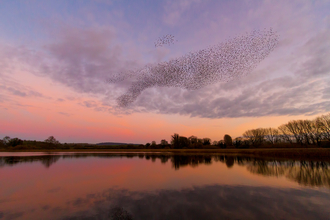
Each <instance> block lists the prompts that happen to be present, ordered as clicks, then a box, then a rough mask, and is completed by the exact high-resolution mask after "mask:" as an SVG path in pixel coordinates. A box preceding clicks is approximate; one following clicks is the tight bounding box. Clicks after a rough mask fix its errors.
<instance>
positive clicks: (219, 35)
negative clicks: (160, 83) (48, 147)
mask: <svg viewBox="0 0 330 220" xmlns="http://www.w3.org/2000/svg"><path fill="white" fill-rule="evenodd" d="M329 12H330V1H328V0H319V1H318V0H313V1H312V0H311V1H308V0H290V1H288V0H277V1H269V0H260V1H259V0H253V1H252V0H250V1H249V0H242V1H240V0H238V1H232V0H173V1H165V0H164V1H155V0H145V1H141V0H94V1H92V0H89V1H88V0H71V1H67V0H56V1H48V0H30V1H28V0H15V1H11V0H3V1H0V138H3V137H4V136H6V135H8V136H10V137H19V138H21V139H30V140H45V139H46V138H47V137H49V136H51V135H53V136H54V137H55V138H56V139H58V140H59V141H60V142H61V143H64V142H79V143H81V142H87V143H98V142H106V141H110V142H124V143H143V144H145V143H146V142H151V141H153V140H155V141H156V142H157V143H159V142H160V140H161V139H167V140H168V141H170V136H171V135H172V134H173V133H179V134H180V135H183V136H191V135H195V136H197V137H199V138H203V137H209V138H211V140H212V141H213V140H221V139H223V136H224V134H230V135H231V136H232V137H233V138H234V137H238V136H241V135H242V133H243V132H244V131H245V130H247V129H252V128H258V127H278V126H279V125H281V124H283V123H285V122H287V121H289V120H292V119H312V118H315V117H316V116H318V115H321V114H325V113H327V112H329V111H330V59H329V57H330V13H329ZM269 28H272V29H273V30H274V31H275V32H277V34H278V35H279V43H278V45H277V47H276V48H275V49H274V51H272V52H271V53H270V55H269V56H268V57H266V58H265V59H264V60H263V61H262V62H261V63H260V64H259V65H258V66H257V68H256V69H254V70H253V71H252V72H250V73H249V74H246V75H245V76H243V77H239V78H236V79H235V80H232V81H229V82H219V83H214V84H212V85H209V86H205V87H203V88H201V89H198V90H186V89H182V88H174V87H152V88H148V89H145V90H144V91H143V92H142V93H141V95H139V96H138V98H137V99H136V100H135V101H134V102H133V103H132V104H131V105H129V106H128V107H125V108H122V107H118V106H117V102H116V99H117V98H118V97H119V96H121V95H122V94H124V93H125V91H127V89H128V85H127V84H125V83H109V82H108V81H107V80H108V78H109V77H111V76H113V75H115V74H117V73H120V72H121V71H125V70H134V69H138V68H142V67H144V66H145V65H150V64H157V63H159V62H163V61H169V60H171V59H174V58H177V57H180V56H182V55H184V54H187V53H189V52H193V51H197V50H199V49H203V48H206V47H208V46H211V45H215V44H218V43H221V42H225V41H226V40H228V39H231V38H233V37H235V36H242V35H244V34H246V33H250V32H251V31H254V30H264V29H269ZM167 34H171V35H173V36H174V38H175V42H174V44H172V45H164V46H163V47H155V41H156V40H157V39H158V38H159V37H162V36H164V35H167Z"/></svg>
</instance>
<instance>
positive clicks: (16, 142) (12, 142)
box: [7, 138, 23, 147]
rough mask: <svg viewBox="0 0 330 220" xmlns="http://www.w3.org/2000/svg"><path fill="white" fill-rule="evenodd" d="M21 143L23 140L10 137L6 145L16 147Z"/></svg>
mask: <svg viewBox="0 0 330 220" xmlns="http://www.w3.org/2000/svg"><path fill="white" fill-rule="evenodd" d="M21 144H23V141H22V140H21V139H19V138H12V139H10V140H9V142H8V143H7V145H8V146H12V147H16V146H18V145H21Z"/></svg>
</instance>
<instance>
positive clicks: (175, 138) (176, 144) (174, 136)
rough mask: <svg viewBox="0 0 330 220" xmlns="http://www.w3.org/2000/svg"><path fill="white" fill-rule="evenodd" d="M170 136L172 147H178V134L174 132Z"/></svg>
mask: <svg viewBox="0 0 330 220" xmlns="http://www.w3.org/2000/svg"><path fill="white" fill-rule="evenodd" d="M171 137H172V139H171V144H172V145H173V146H174V148H180V140H179V138H180V136H179V134H177V133H175V134H173V135H172V136H171Z"/></svg>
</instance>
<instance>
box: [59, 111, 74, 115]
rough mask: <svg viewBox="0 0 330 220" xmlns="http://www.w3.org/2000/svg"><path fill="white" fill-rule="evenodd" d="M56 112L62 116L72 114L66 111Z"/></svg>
mask: <svg viewBox="0 0 330 220" xmlns="http://www.w3.org/2000/svg"><path fill="white" fill-rule="evenodd" d="M58 114H60V115H64V116H71V115H72V114H69V113H66V112H58Z"/></svg>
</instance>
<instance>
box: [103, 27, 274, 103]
mask: <svg viewBox="0 0 330 220" xmlns="http://www.w3.org/2000/svg"><path fill="white" fill-rule="evenodd" d="M278 38H279V37H278V35H277V33H276V32H274V31H273V30H272V29H264V30H261V31H257V30H255V31H253V32H251V33H247V34H245V35H242V36H238V37H235V38H232V39H229V40H227V41H225V42H222V43H219V44H217V45H213V46H210V47H208V48H205V49H202V50H198V51H196V52H190V53H187V54H185V55H183V56H181V57H178V58H176V59H172V60H169V61H166V62H160V63H158V64H154V65H146V66H145V67H143V68H142V69H140V70H137V71H128V72H126V73H122V74H121V75H117V76H116V77H114V78H112V80H109V81H110V82H118V81H121V80H124V79H125V78H128V77H133V76H134V77H135V81H133V82H132V84H131V85H130V87H129V88H128V90H127V91H126V93H125V94H123V95H121V96H120V97H118V98H117V103H118V106H119V107H127V106H129V105H130V104H131V103H133V102H134V101H135V100H136V99H137V97H138V96H139V95H140V94H141V93H142V91H143V90H145V89H147V88H151V87H155V86H158V87H179V88H182V89H188V90H196V89H200V88H202V87H205V86H207V85H211V84H214V83H217V82H228V81H230V80H233V79H235V78H238V77H241V76H243V75H246V74H248V73H250V72H251V71H252V70H253V69H254V68H256V66H257V65H258V64H259V63H260V62H261V61H262V60H263V59H265V58H266V57H267V56H268V55H269V54H270V52H271V51H273V50H274V48H275V47H276V45H277V44H278Z"/></svg>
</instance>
